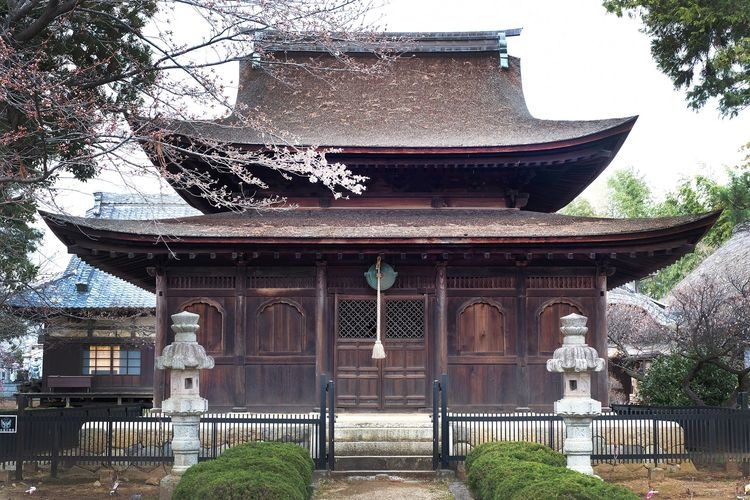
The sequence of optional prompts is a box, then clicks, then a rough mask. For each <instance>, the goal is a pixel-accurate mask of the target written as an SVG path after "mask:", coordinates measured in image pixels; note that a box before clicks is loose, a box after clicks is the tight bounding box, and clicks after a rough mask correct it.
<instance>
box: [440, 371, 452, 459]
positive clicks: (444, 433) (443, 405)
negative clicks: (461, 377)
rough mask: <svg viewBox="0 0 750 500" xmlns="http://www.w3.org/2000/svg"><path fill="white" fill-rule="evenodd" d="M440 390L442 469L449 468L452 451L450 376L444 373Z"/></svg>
mask: <svg viewBox="0 0 750 500" xmlns="http://www.w3.org/2000/svg"><path fill="white" fill-rule="evenodd" d="M440 388H441V390H442V396H443V397H442V399H441V401H440V417H441V420H440V429H441V436H440V441H441V444H442V446H441V450H440V468H441V469H447V468H448V454H449V453H450V449H449V446H448V439H449V436H448V434H449V433H448V374H447V373H443V374H442V375H441V376H440Z"/></svg>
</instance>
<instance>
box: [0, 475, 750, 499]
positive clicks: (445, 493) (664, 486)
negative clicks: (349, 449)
mask: <svg viewBox="0 0 750 500" xmlns="http://www.w3.org/2000/svg"><path fill="white" fill-rule="evenodd" d="M604 479H605V480H607V481H608V482H611V483H618V484H622V485H624V486H626V487H627V488H629V489H630V490H631V491H633V492H635V493H636V494H638V495H640V496H641V497H645V494H646V492H648V490H649V487H650V486H652V487H653V488H654V489H655V490H656V491H657V493H656V494H655V495H654V497H653V500H668V499H693V500H709V499H722V498H726V499H736V498H737V495H736V493H735V491H736V490H737V488H740V491H742V490H744V486H745V484H748V483H750V480H742V479H741V478H740V477H739V476H738V475H736V474H733V475H730V474H726V473H713V474H712V473H705V472H699V473H697V474H696V475H695V476H688V475H685V476H683V477H679V478H675V477H667V478H666V479H663V480H660V481H658V482H655V483H653V484H649V481H648V480H647V479H627V478H624V477H606V475H605V477H604ZM31 486H35V487H36V491H35V492H34V494H33V495H32V496H29V495H28V494H26V493H25V491H27V490H28V489H29V488H30V487H31ZM132 495H140V499H141V500H155V499H157V498H159V488H158V486H153V485H147V484H144V483H143V482H142V481H124V482H123V483H122V485H121V486H120V488H119V490H118V495H117V496H116V497H114V498H120V499H125V500H129V499H130V498H131V497H132ZM29 498H45V499H63V500H65V499H69V500H78V499H82V500H89V499H104V498H112V497H110V496H109V485H108V484H107V485H104V484H101V483H99V482H98V481H95V480H84V479H82V478H64V477H62V478H60V479H58V480H53V479H51V478H49V477H48V476H44V475H42V474H39V475H38V476H36V477H31V478H29V479H27V480H25V481H21V482H9V483H0V500H21V499H29ZM136 498H137V497H136ZM314 498H315V499H316V500H342V499H351V500H372V499H376V500H404V499H408V500H451V499H456V500H471V498H472V497H471V495H470V494H469V492H468V490H467V489H466V486H465V485H464V484H463V483H462V482H460V481H458V480H455V479H452V478H449V479H437V480H424V479H421V480H420V479H410V478H401V477H396V476H387V475H377V476H359V477H356V476H355V477H351V478H337V479H324V480H321V481H320V482H319V484H318V485H317V488H316V491H315V496H314ZM740 498H743V497H742V496H740ZM746 500H750V495H748V496H747V497H746Z"/></svg>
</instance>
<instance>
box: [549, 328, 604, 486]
mask: <svg viewBox="0 0 750 500" xmlns="http://www.w3.org/2000/svg"><path fill="white" fill-rule="evenodd" d="M586 321H588V318H587V317H586V316H581V315H579V314H569V315H568V316H565V317H564V318H561V319H560V330H561V331H562V334H563V345H562V347H560V348H558V349H556V350H555V352H554V354H553V356H552V359H549V360H547V371H549V372H556V373H562V374H563V386H564V390H563V398H562V399H560V400H558V401H555V414H556V415H561V416H562V417H563V422H565V441H564V443H563V453H565V455H566V456H567V458H568V469H572V470H575V471H578V472H582V473H584V474H589V475H593V474H594V470H593V469H592V468H591V452H592V451H593V445H592V436H591V421H592V419H593V418H594V417H595V416H596V415H599V414H600V413H601V412H602V404H601V403H600V402H599V401H596V400H594V399H591V373H592V372H598V371H602V370H603V369H604V366H605V364H604V360H603V359H602V358H600V357H599V354H598V353H597V352H596V349H594V348H593V347H589V346H588V345H586V332H588V328H587V327H586Z"/></svg>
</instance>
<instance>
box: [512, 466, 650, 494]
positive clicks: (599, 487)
mask: <svg viewBox="0 0 750 500" xmlns="http://www.w3.org/2000/svg"><path fill="white" fill-rule="evenodd" d="M506 498H510V500H527V499H529V498H544V499H545V500H601V499H605V498H606V499H607V500H638V499H639V498H640V497H639V496H638V495H636V494H635V493H633V492H632V491H630V490H629V489H627V488H625V487H624V486H620V485H619V484H609V483H605V482H604V481H602V480H601V479H597V478H595V477H591V476H586V475H585V474H581V473H579V472H575V471H572V470H568V469H566V472H565V473H564V474H561V475H559V476H555V477H553V478H545V479H540V480H537V481H534V482H533V483H530V484H528V485H526V486H525V487H523V488H521V489H520V490H518V491H516V493H515V494H514V495H513V496H511V497H506Z"/></svg>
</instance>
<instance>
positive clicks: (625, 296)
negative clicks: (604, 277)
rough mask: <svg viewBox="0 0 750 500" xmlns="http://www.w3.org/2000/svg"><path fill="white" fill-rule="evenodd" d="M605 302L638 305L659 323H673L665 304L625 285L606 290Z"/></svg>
mask: <svg viewBox="0 0 750 500" xmlns="http://www.w3.org/2000/svg"><path fill="white" fill-rule="evenodd" d="M607 304H609V305H627V306H634V307H638V308H640V309H643V310H644V311H646V312H647V313H648V314H649V316H651V317H652V318H653V319H654V321H656V322H657V323H659V324H660V325H662V326H673V325H674V319H673V318H672V317H670V316H669V314H668V313H667V306H666V305H664V304H662V303H661V302H658V301H656V300H654V299H652V298H651V297H649V296H648V295H644V294H642V293H638V292H636V291H635V290H633V289H631V288H629V287H628V286H627V285H624V286H619V287H617V288H614V289H612V290H610V291H609V292H607Z"/></svg>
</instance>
